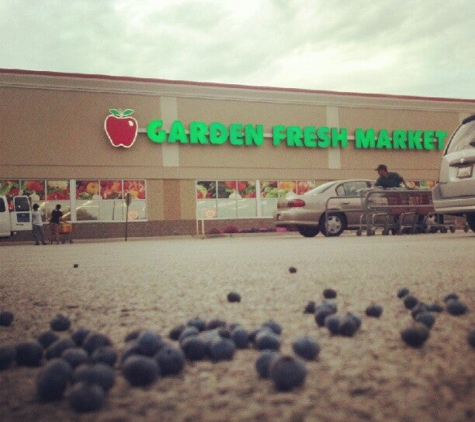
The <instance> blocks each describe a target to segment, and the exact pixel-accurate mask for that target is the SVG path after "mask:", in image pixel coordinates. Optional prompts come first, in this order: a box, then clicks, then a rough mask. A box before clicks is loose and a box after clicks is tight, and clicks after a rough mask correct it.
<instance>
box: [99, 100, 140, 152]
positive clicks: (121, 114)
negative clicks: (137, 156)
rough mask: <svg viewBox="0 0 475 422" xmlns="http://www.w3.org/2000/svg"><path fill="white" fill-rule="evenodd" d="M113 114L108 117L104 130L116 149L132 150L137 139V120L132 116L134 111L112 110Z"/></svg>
mask: <svg viewBox="0 0 475 422" xmlns="http://www.w3.org/2000/svg"><path fill="white" fill-rule="evenodd" d="M109 112H110V113H111V114H110V115H109V116H107V117H106V120H105V122H104V129H105V131H106V134H107V137H108V138H109V141H111V144H112V145H113V146H115V147H124V148H130V147H131V146H132V145H133V144H134V142H135V139H136V138H137V132H138V129H139V127H138V124H137V120H135V119H134V118H133V117H130V115H131V114H132V113H133V112H134V110H130V109H127V110H124V111H122V110H121V109H118V110H117V109H115V108H113V109H110V110H109Z"/></svg>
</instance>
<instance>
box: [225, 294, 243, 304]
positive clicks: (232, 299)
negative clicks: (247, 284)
mask: <svg viewBox="0 0 475 422" xmlns="http://www.w3.org/2000/svg"><path fill="white" fill-rule="evenodd" d="M228 302H231V303H232V302H241V295H240V294H239V293H236V292H229V293H228Z"/></svg>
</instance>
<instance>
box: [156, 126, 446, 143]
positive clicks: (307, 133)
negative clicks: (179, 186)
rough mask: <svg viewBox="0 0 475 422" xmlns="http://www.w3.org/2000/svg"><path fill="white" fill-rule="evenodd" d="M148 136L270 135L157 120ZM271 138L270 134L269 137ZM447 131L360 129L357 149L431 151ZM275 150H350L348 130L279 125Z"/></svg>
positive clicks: (228, 139) (213, 139)
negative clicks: (166, 123) (165, 124)
mask: <svg viewBox="0 0 475 422" xmlns="http://www.w3.org/2000/svg"><path fill="white" fill-rule="evenodd" d="M147 136H148V137H149V139H150V140H151V141H152V142H155V143H158V144H160V143H170V144H174V143H179V144H189V145H224V144H229V145H233V146H262V145H263V144H264V141H265V137H266V135H265V134H264V126H263V125H261V124H257V125H252V124H241V123H231V124H230V125H229V126H227V125H225V124H223V123H219V122H212V123H210V124H209V125H208V124H206V123H204V122H191V123H190V124H189V129H188V130H186V128H185V126H184V124H183V122H181V121H180V120H175V121H174V122H172V124H171V126H170V129H169V130H168V131H167V130H165V129H163V120H153V121H151V122H150V123H149V124H148V126H147ZM267 136H268V135H267ZM446 137H447V132H444V131H433V130H426V131H422V130H401V129H397V130H394V131H392V132H390V131H388V130H386V129H381V130H380V131H379V132H377V131H376V130H375V129H373V128H369V129H363V128H357V129H356V130H355V132H354V146H355V148H357V149H394V150H416V151H418V150H419V151H431V150H441V149H443V148H444V143H445V139H446ZM270 138H271V142H272V145H273V146H274V147H279V146H282V145H284V146H286V147H290V148H321V149H325V148H347V147H348V143H349V140H350V138H349V136H348V129H347V128H344V127H343V128H336V127H328V126H320V127H316V126H304V127H300V126H284V125H276V126H274V127H273V128H272V133H271V134H270Z"/></svg>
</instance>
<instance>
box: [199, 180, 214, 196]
mask: <svg viewBox="0 0 475 422" xmlns="http://www.w3.org/2000/svg"><path fill="white" fill-rule="evenodd" d="M213 198H216V182H214V181H213V182H209V181H203V180H200V181H198V182H196V199H213Z"/></svg>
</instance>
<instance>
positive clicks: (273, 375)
mask: <svg viewBox="0 0 475 422" xmlns="http://www.w3.org/2000/svg"><path fill="white" fill-rule="evenodd" d="M306 376H307V370H306V368H305V365H304V364H303V362H301V361H300V360H298V359H296V358H294V357H293V356H287V355H284V356H280V357H278V358H276V359H274V360H273V361H272V363H271V365H270V366H269V378H270V379H271V380H272V381H273V382H274V387H275V388H276V390H278V391H290V390H292V388H294V387H300V386H301V385H302V384H303V383H304V381H305V377H306Z"/></svg>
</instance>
